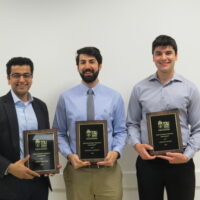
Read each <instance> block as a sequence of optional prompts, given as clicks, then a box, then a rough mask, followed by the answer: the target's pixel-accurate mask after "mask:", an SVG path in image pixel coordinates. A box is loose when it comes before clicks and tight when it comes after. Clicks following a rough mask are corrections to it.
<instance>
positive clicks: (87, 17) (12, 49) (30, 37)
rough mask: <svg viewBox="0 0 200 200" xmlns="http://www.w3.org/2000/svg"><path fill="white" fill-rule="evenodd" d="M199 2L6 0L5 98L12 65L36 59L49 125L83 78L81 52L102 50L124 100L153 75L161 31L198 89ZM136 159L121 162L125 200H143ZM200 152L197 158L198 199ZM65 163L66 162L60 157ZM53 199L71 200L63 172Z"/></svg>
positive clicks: (0, 23) (1, 72)
mask: <svg viewBox="0 0 200 200" xmlns="http://www.w3.org/2000/svg"><path fill="white" fill-rule="evenodd" d="M199 9H200V2H199V1H198V0H190V1H189V0H168V1H163V0H151V1H148V0H146V1H145V0H65V1H64V0H0V95H3V94H5V93H6V92H7V91H8V90H9V88H10V87H9V86H8V85H7V81H6V69H5V64H6V62H7V61H8V60H9V59H10V58H11V57H14V56H27V57H30V58H31V59H32V60H33V62H34V64H35V72H34V83H33V86H32V88H31V93H32V94H33V95H34V96H37V97H39V98H41V99H43V100H44V101H45V102H46V103H47V105H48V108H49V112H50V119H51V122H52V120H53V115H54V111H55V106H56V102H57V99H58V95H59V94H60V93H61V92H62V91H63V90H66V89H68V88H70V87H72V86H74V85H75V84H77V83H79V81H80V77H79V75H78V73H77V71H76V66H75V52H76V50H77V49H79V48H81V47H84V46H89V45H91V46H96V47H98V48H99V49H100V50H101V52H102V55H103V69H102V71H101V73H100V80H101V82H102V83H104V84H106V85H108V86H110V87H112V88H114V89H116V90H118V91H119V92H120V93H121V94H122V96H123V98H124V100H125V103H126V107H127V104H128V99H129V95H130V92H131V90H132V87H133V85H134V84H135V83H136V82H138V81H139V80H141V79H143V78H145V77H146V76H147V75H149V74H151V73H153V72H154V71H155V67H154V64H153V62H152V56H151V43H152V41H153V40H154V38H155V37H156V36H158V35H159V34H168V35H171V36H172V37H174V38H175V39H176V40H177V43H178V47H179V60H178V62H177V64H176V69H177V71H178V72H179V73H181V74H183V75H184V76H186V77H187V78H188V79H190V80H192V81H193V82H194V83H195V84H196V85H197V86H198V87H200V79H199V72H200V70H199V68H200V66H199V65H200V64H199V52H200V37H199V36H200V28H199V19H200V12H199ZM135 158H136V154H135V152H134V151H133V150H132V148H130V147H129V148H127V149H126V151H125V154H124V157H123V159H122V160H121V161H120V162H121V165H122V168H123V173H124V200H129V199H130V200H131V199H137V198H138V197H137V184H136V178H135V167H134V163H135ZM199 158H200V155H199V153H198V154H196V156H195V163H196V175H197V192H196V200H197V199H199V198H200V161H199V160H200V159H199ZM61 162H62V164H63V165H64V164H65V160H64V159H63V158H61ZM52 183H53V187H54V188H55V190H54V192H53V193H51V194H50V199H51V200H52V199H55V198H56V199H59V200H63V199H65V194H64V184H63V180H62V175H57V176H55V177H53V178H52Z"/></svg>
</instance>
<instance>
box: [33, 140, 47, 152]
mask: <svg viewBox="0 0 200 200" xmlns="http://www.w3.org/2000/svg"><path fill="white" fill-rule="evenodd" d="M35 147H36V150H39V149H40V150H45V149H47V140H39V139H37V140H35Z"/></svg>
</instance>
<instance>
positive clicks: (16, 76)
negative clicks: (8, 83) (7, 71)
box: [10, 73, 21, 78]
mask: <svg viewBox="0 0 200 200" xmlns="http://www.w3.org/2000/svg"><path fill="white" fill-rule="evenodd" d="M10 76H11V77H13V78H20V76H21V74H19V73H14V74H11V75H10Z"/></svg>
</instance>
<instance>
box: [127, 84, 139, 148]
mask: <svg viewBox="0 0 200 200" xmlns="http://www.w3.org/2000/svg"><path fill="white" fill-rule="evenodd" d="M137 93H138V92H137V88H135V87H134V88H133V91H132V93H131V97H130V100H129V105H128V112H127V120H126V126H127V128H128V142H129V143H130V144H131V145H132V146H135V144H140V143H141V139H140V134H141V128H140V121H141V119H142V108H141V105H140V102H139V100H138V94H137Z"/></svg>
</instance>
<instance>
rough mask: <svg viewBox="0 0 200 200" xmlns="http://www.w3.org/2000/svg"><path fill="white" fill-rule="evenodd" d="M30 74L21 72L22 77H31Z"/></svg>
mask: <svg viewBox="0 0 200 200" xmlns="http://www.w3.org/2000/svg"><path fill="white" fill-rule="evenodd" d="M31 76H32V74H30V73H25V74H23V77H24V78H31Z"/></svg>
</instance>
